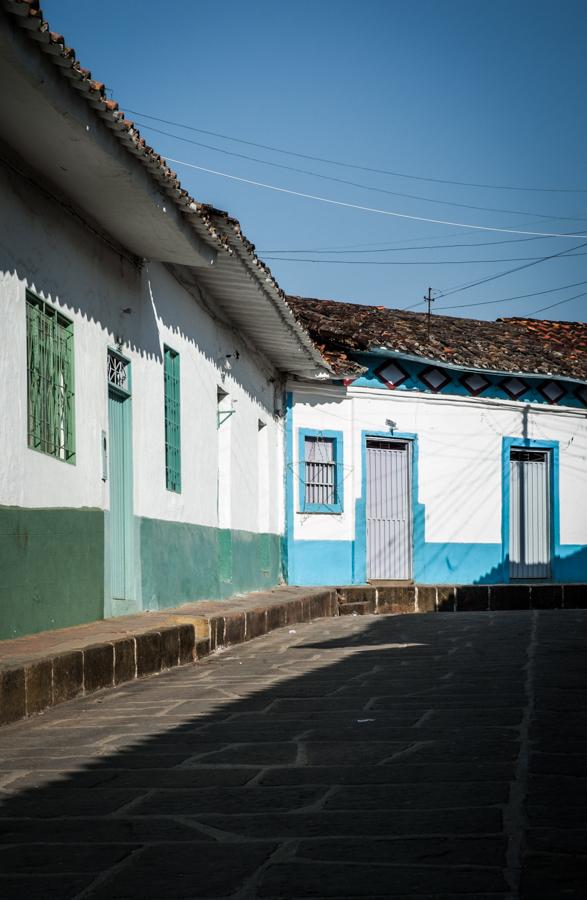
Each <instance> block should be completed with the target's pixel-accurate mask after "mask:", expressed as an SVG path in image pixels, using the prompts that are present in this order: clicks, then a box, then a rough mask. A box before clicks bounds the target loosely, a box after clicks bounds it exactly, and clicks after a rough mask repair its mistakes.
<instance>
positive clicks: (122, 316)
mask: <svg viewBox="0 0 587 900" xmlns="http://www.w3.org/2000/svg"><path fill="white" fill-rule="evenodd" d="M7 9H8V12H6V11H5V10H4V9H2V10H1V11H0V84H1V85H2V95H3V115H2V121H1V122H0V196H2V204H1V212H0V306H1V308H2V314H3V327H2V329H1V330H0V374H1V379H2V385H3V388H2V429H1V430H0V453H1V456H2V460H3V462H2V466H1V467H0V572H1V573H2V577H1V579H0V638H9V637H14V636H18V635H21V634H26V633H30V632H34V631H41V630H45V629H51V628H59V627H64V626H68V625H75V624H79V623H82V622H87V621H91V620H95V619H100V618H102V617H104V616H109V615H117V614H120V613H128V612H134V611H140V610H152V609H160V608H163V607H166V606H172V605H177V604H178V603H182V602H186V601H189V600H196V599H198V598H202V597H206V598H221V597H226V596H229V595H231V594H234V593H235V592H239V591H250V590H255V589H260V588H263V587H270V586H273V585H276V584H277V583H278V582H279V581H280V580H281V578H282V563H281V548H282V542H283V522H284V512H283V385H284V377H285V373H288V374H289V375H295V374H297V375H298V376H300V377H307V378H309V379H310V380H312V378H313V377H315V376H316V375H319V374H320V373H326V372H327V371H328V365H327V364H326V362H325V361H324V360H323V359H322V357H321V356H320V354H319V352H318V351H317V350H316V349H315V347H314V346H313V344H312V342H311V341H310V339H309V338H308V336H307V335H306V334H305V332H304V331H303V329H302V328H301V327H300V326H299V325H298V324H297V322H296V320H295V318H294V316H293V314H292V312H291V310H290V308H289V307H288V305H287V304H286V302H285V299H284V295H283V292H282V291H281V290H280V289H279V288H278V286H277V284H276V283H275V281H274V280H273V279H272V278H271V275H270V273H269V272H268V270H266V269H265V268H264V267H263V266H262V264H261V263H260V262H259V261H258V259H257V258H256V256H255V254H254V251H253V248H252V245H251V244H250V243H249V242H248V241H247V239H246V238H245V237H244V236H243V234H242V232H241V229H240V226H239V223H238V222H237V221H236V220H234V219H231V218H230V217H229V216H228V215H227V214H226V213H222V212H220V211H218V210H214V209H212V208H210V207H205V206H202V205H200V204H197V203H196V202H195V201H194V200H193V199H192V198H191V197H189V196H188V195H187V193H186V191H185V190H183V189H182V187H181V185H180V184H179V182H178V180H177V177H176V176H175V175H174V173H173V172H171V171H170V169H169V168H168V167H167V166H166V164H165V162H164V161H163V160H162V159H161V158H160V157H159V156H157V154H156V153H155V152H154V151H152V150H151V149H150V148H149V147H147V146H146V145H145V142H144V141H143V140H142V139H141V137H140V135H139V134H138V132H137V131H136V130H135V129H134V128H133V126H132V123H130V122H127V121H126V120H125V119H124V116H123V115H122V113H120V111H119V110H118V106H117V104H116V103H115V102H113V101H110V100H108V99H107V98H106V96H105V92H104V86H103V85H101V84H99V83H97V82H95V81H93V80H92V78H91V74H90V73H89V72H87V71H86V70H83V69H82V68H81V67H80V66H79V64H78V63H77V62H76V60H75V54H74V52H73V51H72V50H71V49H70V48H68V47H67V46H66V45H65V43H64V40H63V38H62V37H61V36H60V35H55V34H53V33H51V32H50V31H49V30H48V27H47V25H46V23H45V22H44V21H43V19H42V16H41V15H40V13H39V10H38V5H37V4H34V3H32V4H31V3H24V2H14V3H9V4H7Z"/></svg>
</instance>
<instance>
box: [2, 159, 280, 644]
mask: <svg viewBox="0 0 587 900" xmlns="http://www.w3.org/2000/svg"><path fill="white" fill-rule="evenodd" d="M2 152H4V148H3V150H2ZM0 194H1V195H2V198H3V204H4V205H3V213H4V214H3V215H2V217H1V218H0V293H1V295H2V300H7V301H8V304H3V305H5V306H8V305H9V308H10V316H9V317H8V319H7V322H6V326H7V327H6V329H5V332H4V334H5V337H6V344H5V348H6V349H5V351H4V352H2V353H0V376H2V378H3V381H4V383H5V384H7V385H12V386H14V385H15V384H16V385H17V393H18V396H17V398H15V405H16V404H17V405H18V409H19V413H18V414H19V416H20V417H21V418H20V420H19V432H20V436H18V434H17V435H16V436H15V434H14V433H12V438H11V441H10V443H9V444H7V457H6V458H5V461H4V462H5V465H4V468H3V470H2V472H0V486H1V485H3V486H4V487H5V489H6V491H7V493H6V494H5V493H4V490H2V488H1V487H0V571H2V573H3V576H4V578H3V581H2V584H1V585H0V638H11V637H16V636H18V635H22V634H27V633H32V632H36V631H41V630H45V629H53V628H61V627H67V626H71V625H77V624H81V623H83V622H89V621H93V620H95V619H100V618H102V617H103V616H104V614H105V602H106V614H108V613H109V612H110V607H109V600H108V597H107V598H106V601H105V598H104V587H105V581H108V579H107V578H105V552H108V547H109V522H108V520H106V521H105V517H104V512H103V510H102V508H101V506H102V502H101V498H102V496H103V490H102V488H101V481H100V479H101V476H102V469H101V465H100V459H99V458H98V455H97V453H95V454H93V455H92V456H91V459H89V451H88V454H87V455H86V453H83V454H82V452H81V449H80V448H81V444H82V442H81V440H80V437H81V433H80V429H84V432H83V433H84V437H85V446H86V448H87V446H88V442H89V441H90V440H92V441H93V440H94V437H95V444H92V446H96V447H97V446H98V441H99V436H100V430H101V429H104V430H107V429H108V411H107V406H106V393H107V384H106V377H107V376H106V361H107V347H108V346H111V345H113V344H116V343H117V342H118V340H119V341H120V344H121V350H122V353H124V354H128V355H131V357H132V356H133V355H134V357H135V358H136V356H138V357H140V358H141V359H142V360H148V361H155V362H157V363H159V364H160V366H161V373H160V381H159V384H160V387H161V397H160V398H158V397H153V396H152V394H151V393H150V392H149V391H150V385H151V384H152V381H147V377H148V374H149V373H147V372H146V371H145V369H144V371H145V378H141V377H139V373H138V371H136V369H135V370H134V371H133V376H134V380H133V397H132V401H131V402H132V406H133V416H134V421H135V433H137V432H138V431H139V426H138V425H137V422H147V421H148V420H149V417H152V416H153V415H157V417H158V418H159V420H160V422H161V423H162V421H163V371H162V369H163V359H162V343H163V340H164V338H162V335H161V330H162V328H164V329H165V331H166V332H167V330H169V332H170V333H171V334H172V335H177V336H178V338H181V339H182V341H185V342H187V346H185V345H182V347H181V348H178V349H179V350H180V352H185V356H186V362H187V357H188V356H189V358H190V359H189V361H190V363H191V364H192V370H193V368H194V367H197V366H198V364H199V368H197V370H196V375H195V377H194V379H193V386H192V388H191V389H190V391H189V392H188V391H186V392H185V393H183V399H184V401H186V402H190V403H191V402H192V401H193V406H192V408H191V412H192V415H193V416H197V417H198V421H199V423H200V429H199V433H200V434H202V433H204V434H205V433H210V434H212V432H213V436H214V437H215V433H216V422H217V391H218V386H219V385H220V384H224V383H225V384H226V385H227V390H229V391H231V392H232V391H234V393H235V394H236V395H237V396H243V397H246V398H247V399H249V400H251V401H252V402H253V403H254V404H257V405H258V408H259V415H260V416H261V417H262V418H263V419H267V420H270V419H271V418H272V417H273V414H274V393H275V390H276V387H275V384H274V383H273V381H272V380H270V375H271V373H270V372H268V371H266V369H267V368H268V366H267V365H266V364H265V363H263V364H262V363H261V362H260V361H259V360H258V359H257V357H256V356H254V355H251V351H250V350H249V349H248V348H247V347H246V345H245V344H244V342H243V340H242V339H241V338H240V337H239V335H238V334H237V333H236V332H235V330H234V329H233V328H231V326H230V325H228V324H226V323H225V322H223V321H222V318H221V316H219V315H216V314H215V313H214V306H215V302H214V300H213V298H210V297H207V295H205V294H204V292H203V291H200V289H199V288H198V287H197V284H196V285H195V288H194V292H192V293H188V292H187V290H186V288H185V287H183V286H182V285H180V283H179V281H178V279H177V274H173V273H172V272H171V271H170V269H169V267H166V266H165V265H164V264H161V263H153V264H143V262H142V261H140V260H137V259H135V258H134V257H132V256H131V255H130V254H129V253H127V252H126V251H125V250H124V249H123V248H120V251H118V250H117V248H116V245H115V244H114V243H112V242H110V241H109V239H108V236H107V235H106V236H102V235H100V234H99V233H98V232H97V231H96V230H95V229H94V228H93V226H92V225H91V223H86V222H85V221H83V220H82V219H81V217H80V216H79V215H78V214H77V213H76V212H75V211H73V210H72V211H69V209H68V206H67V204H68V201H67V199H64V201H63V202H58V201H57V200H56V199H55V198H52V197H51V196H50V195H49V194H48V193H46V192H44V191H43V189H42V187H40V186H37V185H35V184H34V182H33V181H32V180H29V179H28V178H26V177H21V176H19V175H12V176H10V175H9V174H8V170H6V169H5V168H4V167H2V166H0ZM196 278H197V275H196ZM25 287H26V288H27V289H30V291H31V292H32V293H34V294H36V295H38V296H39V297H41V298H42V299H44V300H46V301H47V302H48V303H49V304H54V305H56V306H57V307H58V308H59V309H60V311H62V312H63V315H65V316H69V317H71V315H70V312H71V311H73V312H74V313H75V314H76V318H75V320H74V332H73V334H74V337H73V344H74V354H75V360H76V362H77V363H78V365H77V367H76V371H75V393H76V428H77V431H78V434H77V436H78V441H77V449H78V457H77V460H76V463H77V465H76V467H75V468H73V467H72V468H69V467H65V468H64V469H63V470H62V472H61V473H60V474H61V475H62V477H63V478H64V479H65V478H67V479H69V483H71V482H74V481H75V480H76V479H77V481H78V482H79V481H80V479H81V481H82V482H83V484H84V485H87V484H88V483H90V484H91V485H92V489H91V490H92V493H91V494H90V496H91V497H92V498H96V499H92V505H91V508H90V506H87V505H86V506H84V508H83V509H72V508H69V507H68V503H72V500H71V497H68V496H67V495H66V494H65V493H64V494H63V495H59V502H60V503H61V504H62V505H61V506H57V505H56V506H54V507H51V508H47V509H39V508H33V507H27V508H26V509H24V508H20V507H18V506H7V505H6V504H7V503H8V502H9V501H8V499H7V498H8V497H10V499H11V500H12V502H18V501H15V495H14V485H15V484H19V483H21V482H20V481H19V479H21V478H22V474H18V473H19V472H20V473H22V461H23V456H24V454H26V453H29V452H30V453H32V452H33V451H28V449H26V448H27V443H26V442H27V437H26V338H25V336H24V333H23V331H22V329H23V328H24V322H25V317H26V310H25V300H24V288H25ZM197 297H199V299H196V298H197ZM21 317H22V318H21ZM16 334H17V335H18V342H17V343H16V342H15V341H14V340H12V342H11V337H14V336H15V335H16ZM235 348H238V349H239V354H240V355H239V360H238V363H237V364H235V358H236V354H235V353H234V350H235ZM13 353H14V354H16V355H17V362H16V361H15V358H14V356H13V355H12V354H13ZM229 353H230V354H231V355H232V368H231V370H230V371H228V369H227V368H226V362H227V355H228V354H229ZM131 363H132V359H131ZM258 364H259V365H258ZM263 366H265V368H263ZM137 368H138V367H137ZM155 383H156V382H155ZM192 390H193V394H194V396H193V397H191V396H190V393H191V392H192ZM139 414H140V415H139ZM22 417H24V418H22ZM248 421H249V423H250V424H249V425H247V426H246V427H247V429H248V432H247V433H248V435H249V437H248V440H249V442H250V445H251V446H254V447H256V442H257V437H258V428H257V424H258V422H257V416H256V415H255V414H254V412H253V413H251V414H250V415H249V416H248ZM202 440H204V438H202ZM208 443H210V441H209V439H208ZM134 446H135V449H136V450H137V457H136V458H135V462H137V461H138V454H139V453H140V454H142V455H143V459H144V458H145V457H146V456H147V455H149V456H150V457H152V455H153V454H154V453H155V452H158V453H159V454H160V456H161V459H162V460H163V459H164V444H163V441H162V442H161V445H160V446H159V447H158V448H154V447H153V446H146V445H145V443H144V441H143V442H141V441H140V440H139V441H136V442H135V445H134ZM191 450H192V448H186V450H185V452H186V455H187V454H188V451H191ZM243 456H244V454H243ZM191 458H192V461H193V465H192V470H191V475H192V476H193V479H194V482H195V484H196V486H202V485H204V484H209V482H210V471H209V466H207V458H205V457H204V455H203V454H200V453H198V452H197V451H194V452H193V453H192V457H191ZM246 458H248V459H249V458H252V457H251V455H250V454H248V456H247V457H246ZM59 465H64V464H62V463H59ZM82 465H83V466H84V470H82ZM92 465H94V466H95V468H94V469H93V470H92V473H91V475H89V476H88V480H87V481H85V480H84V479H85V478H86V476H85V469H86V468H87V467H90V468H91V466H92ZM239 465H240V460H239V459H237V460H236V462H235V470H236V477H239V476H242V473H241V472H240V470H239V468H238V467H239ZM161 471H162V474H161V482H160V485H159V491H160V493H163V494H165V491H164V470H163V469H162V470H161ZM15 473H16V474H15ZM215 477H216V472H215V471H214V472H213V479H215ZM90 479H93V480H90ZM244 480H245V479H244V477H241V482H244ZM96 485H97V486H98V487H96ZM155 489H156V488H155V487H153V488H152V487H151V486H149V491H151V490H153V491H154V490H155ZM82 490H85V487H80V491H82ZM248 490H249V496H248V500H249V502H252V501H251V495H252V492H253V490H254V485H253V486H251V487H249V488H248ZM159 499H160V498H159ZM37 503H38V507H40V506H42V505H43V503H44V499H41V498H39V500H38V501H37ZM2 504H4V505H2ZM213 505H214V512H215V503H214V504H213ZM159 508H160V509H161V519H152V520H151V519H149V520H145V519H141V520H140V522H138V523H137V527H136V530H135V532H134V534H135V535H136V559H137V560H140V557H141V552H140V542H141V538H142V537H143V536H145V539H146V540H151V545H152V546H147V548H146V553H147V554H148V558H147V559H146V560H145V566H144V570H145V573H146V578H147V579H148V582H147V583H146V584H145V585H144V586H143V585H142V584H141V581H140V579H141V576H140V573H139V574H137V575H136V582H137V585H140V588H139V587H137V588H136V591H135V595H134V596H133V598H132V599H131V600H130V601H129V602H130V603H132V604H134V605H133V611H134V610H136V609H140V608H141V602H140V601H141V589H142V588H143V587H144V590H145V593H146V596H147V604H145V605H149V604H151V605H153V606H157V605H160V606H170V605H175V604H177V603H180V602H185V601H186V600H193V599H198V598H200V597H218V596H227V595H230V594H231V593H234V592H235V591H241V590H253V589H258V588H261V587H269V586H273V585H274V584H276V583H277V582H278V581H279V538H278V537H277V536H275V535H268V534H263V535H253V533H252V532H236V531H235V532H234V540H233V548H232V550H231V553H232V555H233V556H234V559H235V570H236V565H237V564H238V562H239V554H240V557H243V558H246V561H247V565H246V566H245V567H244V568H243V571H242V577H241V578H240V579H239V578H236V577H235V579H234V584H232V583H229V582H226V583H225V582H224V581H222V580H221V579H220V576H219V574H218V565H216V566H215V581H214V586H213V590H211V591H209V590H208V582H209V580H210V572H211V566H212V565H213V564H215V562H216V558H217V556H218V552H219V551H218V546H219V543H220V537H219V535H218V529H216V528H214V527H212V526H211V527H209V528H208V529H206V528H205V527H203V526H202V528H197V527H194V530H193V533H192V534H190V535H187V534H186V530H185V529H184V531H183V532H181V541H176V537H177V533H178V532H179V530H180V529H179V528H178V529H174V528H171V527H170V528H169V529H166V527H165V526H166V525H167V522H166V521H165V519H164V502H161V503H160V505H159V506H158V507H156V509H157V511H158V510H159ZM200 512H201V511H200V510H198V512H197V515H199V514H200ZM202 519H203V520H204V521H206V520H212V521H213V516H211V515H208V516H206V514H205V513H204V514H203V515H202ZM157 522H161V531H162V532H163V531H165V535H164V537H165V540H166V541H167V544H168V546H170V547H172V548H173V550H174V568H173V576H174V579H175V580H174V582H173V584H172V585H170V582H169V579H168V578H167V573H168V571H169V566H168V567H167V569H166V568H165V567H163V568H162V569H161V573H162V577H161V578H159V582H158V583H155V582H156V578H155V574H154V563H153V559H154V552H152V548H153V545H155V546H156V547H157V548H158V547H159V546H160V544H161V540H160V539H159V538H158V537H157V536H155V537H153V532H154V529H155V523H157ZM105 529H106V533H105ZM253 537H255V538H256V541H255V542H254V543H255V546H254V548H253V550H254V552H253V553H249V552H248V551H249V550H250V546H251V543H252V542H253V540H252V539H253ZM200 544H202V545H203V553H202V554H201V555H200V556H197V555H194V554H193V553H192V551H193V550H194V546H195V549H196V550H199V549H201V548H200ZM276 548H277V549H276ZM182 550H183V551H185V552H184V553H183V556H182V553H181V551H182ZM161 552H162V551H161ZM250 560H254V561H255V563H256V565H257V571H256V574H257V576H258V577H256V578H255V577H254V576H255V573H254V572H253V573H252V572H251V570H252V563H251V562H250ZM178 565H179V569H178ZM182 566H183V569H184V571H189V573H190V574H191V579H190V578H189V577H188V578H184V582H185V583H182V584H179V582H180V580H181V567H182ZM198 567H199V568H200V569H202V570H203V573H202V575H201V577H198V572H196V569H198ZM139 568H140V567H139ZM180 588H181V590H180ZM108 590H109V587H108V586H107V591H106V593H108Z"/></svg>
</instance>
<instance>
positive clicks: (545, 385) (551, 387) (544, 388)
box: [538, 381, 566, 403]
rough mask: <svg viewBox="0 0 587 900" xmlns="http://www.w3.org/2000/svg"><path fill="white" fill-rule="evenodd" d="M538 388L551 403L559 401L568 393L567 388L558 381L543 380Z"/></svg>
mask: <svg viewBox="0 0 587 900" xmlns="http://www.w3.org/2000/svg"><path fill="white" fill-rule="evenodd" d="M538 390H539V391H540V393H541V394H542V396H543V397H544V399H545V400H548V402H549V403H558V402H559V400H561V399H562V398H563V397H564V396H565V394H566V391H565V389H564V388H563V387H562V386H561V385H560V384H559V383H558V381H543V382H542V384H540V385H539V386H538Z"/></svg>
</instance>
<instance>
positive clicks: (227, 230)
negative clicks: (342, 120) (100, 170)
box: [3, 0, 328, 372]
mask: <svg viewBox="0 0 587 900" xmlns="http://www.w3.org/2000/svg"><path fill="white" fill-rule="evenodd" d="M3 5H4V7H5V8H6V9H7V10H8V12H9V13H11V14H12V15H13V16H14V18H15V21H16V22H17V23H18V24H19V25H20V26H21V27H22V29H23V30H24V31H25V33H26V34H27V35H28V37H29V38H31V40H32V41H34V43H35V44H36V46H37V47H38V48H39V49H40V50H42V51H43V52H44V53H46V54H47V55H48V57H49V59H50V60H51V61H52V62H53V63H54V64H55V65H56V66H57V67H58V68H59V70H60V71H61V73H62V74H63V75H64V77H66V78H67V79H68V80H69V82H70V84H71V85H72V87H73V88H75V89H76V91H77V92H78V93H79V94H81V96H82V97H83V98H84V99H85V100H86V102H87V103H88V104H89V105H90V106H91V107H92V108H93V109H94V110H95V113H96V115H97V116H99V118H100V119H102V121H103V122H104V124H105V125H106V127H108V128H109V129H110V130H111V131H112V132H113V133H114V135H115V136H116V138H117V139H118V140H119V141H120V143H121V144H123V145H124V146H125V147H126V149H127V150H128V151H129V153H131V154H132V155H133V156H134V157H135V159H137V160H138V161H139V162H140V163H142V165H143V166H144V167H145V168H146V169H147V171H148V172H149V175H150V177H151V178H152V179H153V180H154V181H155V182H156V183H157V184H158V186H159V188H160V190H162V191H163V192H164V193H166V194H167V195H168V196H169V197H170V198H171V199H172V200H173V202H174V203H175V204H176V205H177V206H178V207H179V209H180V210H181V211H182V212H183V213H184V214H185V215H186V218H187V219H188V220H189V221H190V224H191V225H192V227H194V228H195V230H196V231H197V232H198V234H199V236H200V237H202V238H204V239H205V240H207V241H208V242H209V243H210V244H212V246H214V248H215V249H218V250H222V251H224V252H225V253H226V254H228V255H230V256H236V257H237V258H239V259H240V261H241V262H242V263H243V264H244V265H245V267H246V268H247V270H248V272H249V274H250V275H251V276H252V277H253V278H254V279H255V280H256V281H257V283H258V285H259V288H260V289H261V291H262V292H265V293H266V294H267V295H268V296H269V297H270V299H271V301H272V303H273V305H274V307H275V308H276V310H277V312H278V314H279V316H280V318H281V319H282V321H283V322H284V324H285V326H286V328H287V329H288V330H289V331H290V332H292V333H294V334H295V336H296V338H297V340H298V341H299V342H300V343H301V344H302V346H303V348H304V351H305V354H306V355H307V356H308V357H310V359H311V361H312V364H313V365H314V366H315V367H316V368H317V369H318V370H322V371H323V372H324V370H328V364H327V363H326V361H325V360H324V359H323V358H322V357H321V355H320V354H319V353H318V352H316V348H315V345H314V344H313V342H312V341H311V339H310V338H309V336H308V334H307V332H306V331H305V330H304V328H303V326H302V325H301V324H300V322H299V320H297V319H296V318H295V316H294V315H293V314H292V311H291V308H290V307H289V306H288V304H287V302H286V294H285V291H283V290H282V288H281V287H280V286H279V284H278V283H277V281H276V279H275V278H274V277H273V274H272V272H271V270H270V269H269V267H268V266H267V265H265V263H263V262H262V261H261V260H260V259H259V257H258V256H257V255H256V253H255V245H254V244H253V243H252V242H251V241H249V240H248V238H246V237H245V235H244V234H243V231H242V228H241V225H240V222H239V221H238V220H237V219H235V218H233V217H232V216H231V215H229V214H228V213H227V212H225V211H224V210H220V209H216V208H215V207H213V206H211V205H209V204H205V203H199V202H198V201H197V200H195V199H194V198H193V197H191V196H190V194H189V193H188V191H187V190H185V189H184V188H183V187H182V185H181V183H180V181H179V178H178V177H177V174H176V173H175V172H174V171H173V170H172V169H171V168H170V167H169V166H168V165H167V163H166V161H165V159H164V158H163V157H162V156H160V154H159V153H157V152H156V151H155V150H154V149H153V148H152V147H150V146H149V145H148V144H147V142H146V141H145V139H144V138H143V137H141V133H140V131H139V130H138V128H135V125H134V123H133V122H132V120H130V119H127V118H126V116H125V114H124V112H123V111H122V110H121V109H120V107H119V105H118V103H117V101H116V100H112V99H109V98H108V97H107V96H106V88H105V85H104V83H103V82H101V81H96V80H95V79H93V78H92V73H91V71H90V70H89V69H86V68H84V67H83V66H82V65H81V64H80V63H79V61H78V60H77V58H76V53H75V50H74V49H73V47H68V46H67V45H66V43H65V39H64V37H63V35H61V34H58V33H57V32H54V31H51V29H50V27H49V23H48V22H47V21H46V20H45V19H44V17H43V12H42V9H41V7H40V0H3Z"/></svg>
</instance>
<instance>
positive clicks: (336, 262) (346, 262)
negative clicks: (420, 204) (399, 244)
mask: <svg viewBox="0 0 587 900" xmlns="http://www.w3.org/2000/svg"><path fill="white" fill-rule="evenodd" d="M416 249H417V248H416ZM558 255H559V254H555V256H558ZM572 256H587V252H586V253H567V254H566V255H565V257H564V259H568V258H570V257H572ZM262 258H263V259H264V260H265V261H266V262H277V261H279V262H288V263H316V264H317V265H321V266H328V265H331V266H465V265H469V264H474V265H479V263H501V262H520V261H525V262H526V261H528V260H536V261H538V262H542V261H543V260H544V258H545V257H543V256H510V257H505V258H504V257H500V258H499V259H426V260H415V259H401V260H399V259H393V260H389V259H386V260H381V259H374V260H371V259H309V258H306V257H302V258H300V257H296V259H290V257H288V256H263V257H262ZM548 258H554V257H548ZM561 258H562V257H561ZM440 296H446V295H444V294H441V295H440Z"/></svg>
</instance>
